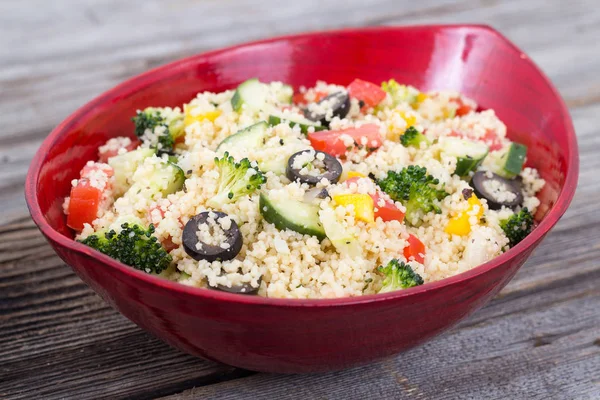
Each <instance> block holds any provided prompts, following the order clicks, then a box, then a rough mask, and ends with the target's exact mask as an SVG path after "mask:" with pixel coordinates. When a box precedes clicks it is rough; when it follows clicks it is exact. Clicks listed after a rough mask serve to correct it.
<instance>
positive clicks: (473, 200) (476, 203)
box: [467, 194, 483, 219]
mask: <svg viewBox="0 0 600 400" xmlns="http://www.w3.org/2000/svg"><path fill="white" fill-rule="evenodd" d="M467 201H468V202H469V211H471V210H473V209H474V208H475V206H479V209H478V210H477V219H480V218H481V217H483V205H482V204H481V201H479V199H478V198H477V196H475V195H474V194H472V195H471V197H469V200H467Z"/></svg>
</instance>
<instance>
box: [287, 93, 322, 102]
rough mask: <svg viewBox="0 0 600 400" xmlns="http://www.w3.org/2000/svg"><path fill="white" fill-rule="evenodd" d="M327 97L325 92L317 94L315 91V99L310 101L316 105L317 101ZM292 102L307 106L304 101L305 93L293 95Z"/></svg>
mask: <svg viewBox="0 0 600 400" xmlns="http://www.w3.org/2000/svg"><path fill="white" fill-rule="evenodd" d="M326 96H327V92H319V91H316V92H315V99H314V100H313V101H312V102H313V103H317V102H319V101H321V100H322V99H323V98H324V97H326ZM292 102H293V103H294V104H300V105H302V104H308V103H309V101H308V100H306V93H300V92H298V93H294V96H293V97H292Z"/></svg>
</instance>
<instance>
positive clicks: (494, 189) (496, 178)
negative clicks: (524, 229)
mask: <svg viewBox="0 0 600 400" xmlns="http://www.w3.org/2000/svg"><path fill="white" fill-rule="evenodd" d="M488 174H492V177H491V178H490V177H488ZM471 186H472V187H473V189H474V190H475V195H476V196H477V197H480V198H481V197H483V198H484V199H486V200H487V201H488V206H489V207H490V209H492V210H499V209H500V208H502V206H504V207H508V208H515V207H517V206H518V205H520V204H521V203H522V202H523V193H522V192H521V185H520V184H519V182H518V181H516V180H514V179H506V178H503V177H501V176H500V175H496V174H494V173H491V172H484V171H477V172H475V174H474V175H473V179H471ZM505 192H510V193H512V194H514V196H511V199H510V200H506V199H505V200H501V199H500V198H499V196H501V195H502V193H505Z"/></svg>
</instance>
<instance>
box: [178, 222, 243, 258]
mask: <svg viewBox="0 0 600 400" xmlns="http://www.w3.org/2000/svg"><path fill="white" fill-rule="evenodd" d="M209 215H213V217H214V218H212V219H214V221H215V223H216V224H219V219H220V218H223V217H227V214H225V213H223V212H220V211H204V212H201V213H200V214H198V215H196V216H195V217H193V218H192V219H190V220H189V221H188V223H187V224H185V228H183V240H182V241H183V248H184V250H185V252H186V253H188V254H189V256H190V257H192V258H193V259H194V260H206V261H208V262H213V261H226V260H231V259H232V258H234V257H235V256H237V254H238V253H239V252H240V250H241V248H242V243H243V240H242V234H241V233H240V229H239V227H238V225H237V224H236V223H235V221H234V220H233V219H232V220H231V226H230V227H229V229H223V227H221V229H223V231H224V233H225V241H224V243H225V246H223V247H227V248H223V247H222V246H221V245H222V244H221V243H218V244H208V243H204V242H201V241H200V240H199V239H198V234H197V232H198V225H201V224H208V219H209ZM219 226H220V224H219ZM198 244H200V245H199V246H197V245H198Z"/></svg>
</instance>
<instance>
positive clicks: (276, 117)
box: [269, 114, 326, 133]
mask: <svg viewBox="0 0 600 400" xmlns="http://www.w3.org/2000/svg"><path fill="white" fill-rule="evenodd" d="M284 122H287V123H288V125H289V126H290V127H292V128H293V127H294V126H296V125H298V126H300V131H301V132H302V133H308V128H310V127H313V129H314V131H315V132H316V131H322V130H325V129H326V128H325V127H324V126H321V124H320V123H316V122H314V121H311V120H309V119H307V118H304V117H301V116H297V115H292V116H290V117H288V116H287V115H283V114H272V115H269V125H271V126H275V125H279V124H281V123H284Z"/></svg>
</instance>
